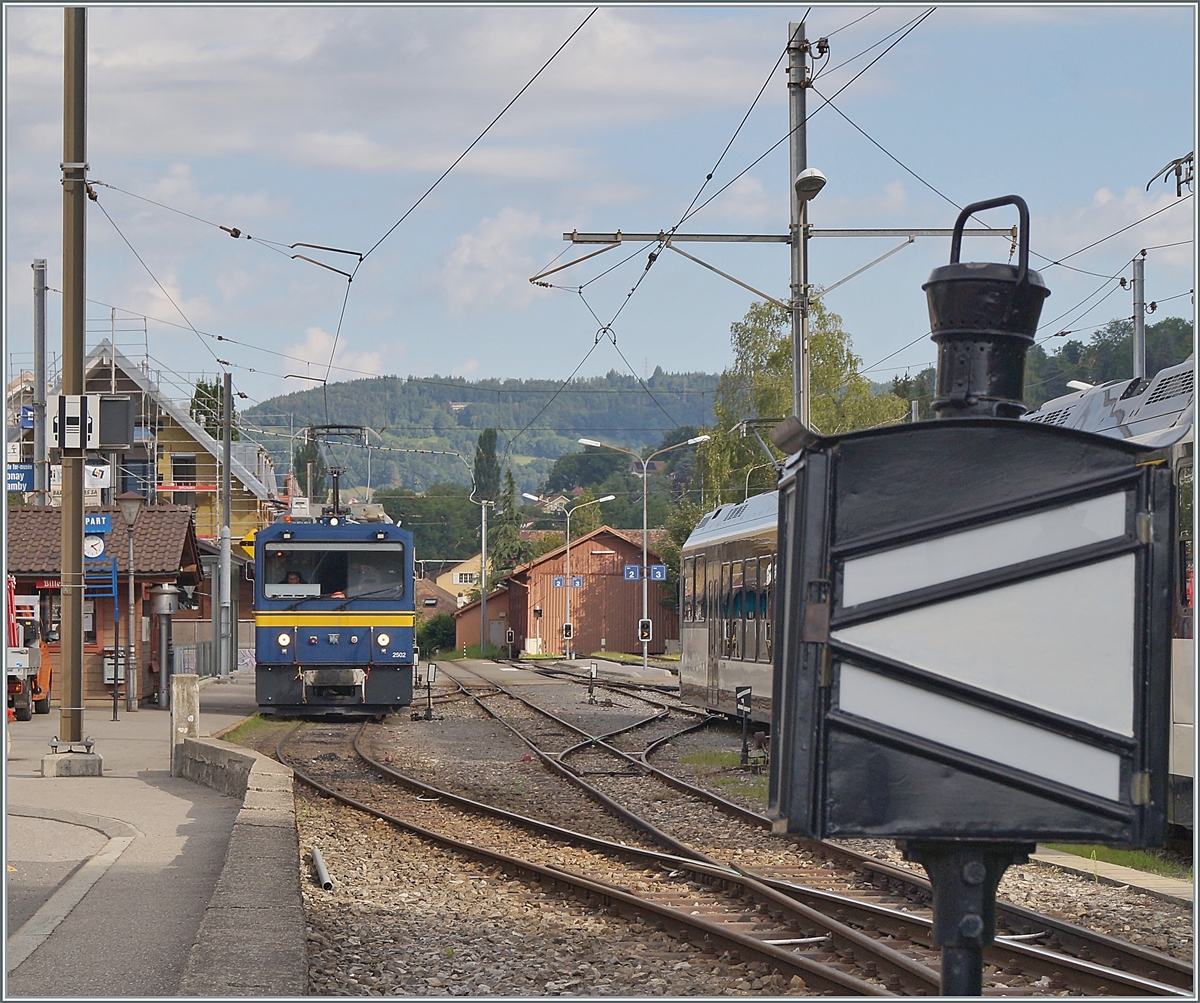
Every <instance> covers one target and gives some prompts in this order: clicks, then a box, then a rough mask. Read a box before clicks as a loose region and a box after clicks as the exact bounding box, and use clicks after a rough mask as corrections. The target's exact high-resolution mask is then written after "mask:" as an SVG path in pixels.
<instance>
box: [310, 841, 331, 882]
mask: <svg viewBox="0 0 1200 1003" xmlns="http://www.w3.org/2000/svg"><path fill="white" fill-rule="evenodd" d="M309 852H311V853H312V862H313V867H314V868H315V869H316V872H317V881H319V882H320V884H321V887H322V888H324V889H325V891H332V889H333V878H331V877H330V876H329V872H328V871H327V870H326V869H325V858H324V857H322V856H321V851H320V850H318V849H317V848H316V847H315V846H314V847H312V848H311V850H310V851H309Z"/></svg>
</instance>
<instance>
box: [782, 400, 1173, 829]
mask: <svg viewBox="0 0 1200 1003" xmlns="http://www.w3.org/2000/svg"><path fill="white" fill-rule="evenodd" d="M1151 458H1152V457H1151ZM1146 459H1147V451H1146V450H1145V449H1144V448H1141V447H1138V446H1136V445H1132V444H1129V443H1127V442H1124V441H1122V440H1117V439H1112V438H1106V437H1102V436H1098V435H1092V434H1089V433H1083V432H1075V431H1072V430H1067V429H1061V428H1056V427H1053V426H1045V425H1040V424H1034V423H1031V422H1017V421H1009V420H1003V419H989V418H969V419H955V420H942V421H937V422H928V423H920V424H917V425H902V426H901V425H897V426H892V427H890V428H887V429H878V430H873V431H867V432H858V433H850V434H847V435H844V436H839V437H830V438H826V439H820V440H818V441H816V442H815V443H814V444H813V445H812V446H811V447H810V448H808V449H806V450H804V451H803V452H801V453H797V454H795V455H794V456H793V457H791V459H790V460H789V462H788V465H787V467H786V469H785V472H784V476H783V478H782V479H781V481H780V495H779V497H780V533H779V538H780V540H781V541H784V540H789V541H792V543H791V544H790V548H789V546H781V552H780V561H781V565H782V568H783V571H782V574H781V581H782V584H783V589H782V595H781V596H780V612H781V614H782V615H781V619H782V621H783V622H782V624H781V628H780V634H779V642H778V643H779V658H780V666H781V669H782V675H779V674H778V673H777V676H776V678H777V679H778V680H780V681H779V682H777V684H776V691H775V694H774V698H775V699H776V700H777V701H780V707H779V709H778V713H779V720H780V727H779V728H778V729H777V735H775V736H773V742H772V744H773V746H775V747H777V748H779V749H780V750H781V755H779V756H777V757H775V761H773V762H772V767H771V769H772V775H771V803H772V805H773V806H775V807H774V814H775V818H776V823H775V824H776V827H777V829H779V830H780V831H784V830H786V831H788V832H795V833H803V834H804V835H808V836H812V837H815V838H822V839H823V838H826V837H830V836H832V837H843V836H879V837H886V836H890V837H896V838H919V839H946V838H958V839H972V838H981V839H1005V840H1026V841H1034V840H1046V839H1060V840H1063V841H1077V842H1087V841H1106V842H1119V843H1124V844H1132V845H1151V844H1154V843H1156V842H1158V841H1160V840H1161V838H1162V836H1163V834H1164V832H1165V823H1166V800H1167V738H1168V732H1169V727H1168V725H1169V681H1170V649H1171V643H1170V638H1171V634H1170V615H1171V598H1170V597H1171V579H1170V574H1171V570H1170V569H1171V514H1172V503H1173V484H1172V478H1171V471H1170V468H1169V466H1166V465H1155V464H1153V463H1147V462H1145V461H1146ZM880 485H886V486H887V490H886V491H882V490H879V486H880ZM784 778H787V780H786V782H785V780H784Z"/></svg>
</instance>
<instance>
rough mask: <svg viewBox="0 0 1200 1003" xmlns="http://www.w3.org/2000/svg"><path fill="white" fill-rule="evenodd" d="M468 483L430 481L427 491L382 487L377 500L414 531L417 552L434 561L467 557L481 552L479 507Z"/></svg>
mask: <svg viewBox="0 0 1200 1003" xmlns="http://www.w3.org/2000/svg"><path fill="white" fill-rule="evenodd" d="M470 493H471V489H470V488H468V487H467V486H466V485H464V484H454V483H451V482H442V483H436V484H430V485H429V487H428V488H427V489H426V491H425V493H424V494H421V495H418V494H414V493H413V492H412V491H411V490H409V489H408V488H382V489H380V490H378V491H376V492H375V494H374V498H375V501H377V502H379V503H380V504H381V505H382V506H383V510H384V511H385V512H386V513H387V514H388V515H389V516H391V517H392V518H393V519H395V520H396V521H397V522H398V523H400V525H402V526H403V527H404V528H405V529H408V530H410V531H411V532H412V535H413V546H414V547H415V548H416V551H417V554H418V556H420V557H423V558H429V559H431V560H459V561H461V560H465V559H466V558H468V557H470V556H471V555H472V554H476V553H478V552H479V506H478V505H476V504H474V503H473V502H472V501H471V499H470V497H469V496H470Z"/></svg>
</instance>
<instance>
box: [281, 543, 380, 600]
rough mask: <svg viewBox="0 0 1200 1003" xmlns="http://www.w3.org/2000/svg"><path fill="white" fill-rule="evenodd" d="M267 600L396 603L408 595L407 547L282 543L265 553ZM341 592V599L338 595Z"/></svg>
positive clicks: (366, 544) (370, 544) (376, 544)
mask: <svg viewBox="0 0 1200 1003" xmlns="http://www.w3.org/2000/svg"><path fill="white" fill-rule="evenodd" d="M262 588H263V596H264V597H265V598H267V599H303V598H308V597H313V598H317V597H320V596H324V597H326V598H338V599H343V598H344V599H354V598H359V597H361V598H380V599H396V598H399V597H401V596H403V595H404V544H402V543H397V542H385V543H368V542H365V541H364V542H346V543H339V544H338V545H337V548H336V549H331V548H330V547H329V545H328V544H326V543H317V542H311V543H310V542H304V541H294V542H283V543H274V544H270V545H268V546H267V547H266V550H265V553H264V555H263V586H262ZM336 593H341V595H335V594H336Z"/></svg>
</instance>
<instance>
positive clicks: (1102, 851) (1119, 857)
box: [1045, 843, 1192, 881]
mask: <svg viewBox="0 0 1200 1003" xmlns="http://www.w3.org/2000/svg"><path fill="white" fill-rule="evenodd" d="M1045 845H1046V846H1047V847H1049V848H1050V849H1051V850H1060V851H1062V852H1063V853H1072V854H1074V855H1075V856H1077V857H1083V858H1084V859H1085V860H1102V861H1104V862H1105V863H1108V864H1120V865H1121V866H1122V867H1132V868H1133V869H1134V870H1135V871H1148V872H1150V873H1151V874H1161V875H1162V876H1163V877H1167V878H1180V879H1181V880H1184V881H1191V880H1192V868H1191V867H1188V866H1187V865H1185V864H1182V863H1179V862H1177V861H1174V860H1167V859H1165V858H1163V857H1160V856H1158V855H1157V854H1156V853H1154V852H1153V851H1147V850H1118V849H1114V848H1113V847H1111V846H1080V845H1079V844H1076V843H1046V844H1045Z"/></svg>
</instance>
